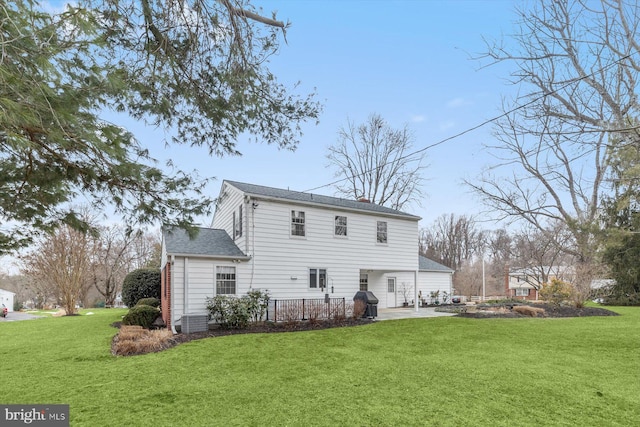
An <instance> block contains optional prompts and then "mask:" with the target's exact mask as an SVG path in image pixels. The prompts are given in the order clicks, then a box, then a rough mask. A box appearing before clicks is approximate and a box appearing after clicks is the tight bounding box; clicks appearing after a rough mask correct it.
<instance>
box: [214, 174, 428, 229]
mask: <svg viewBox="0 0 640 427" xmlns="http://www.w3.org/2000/svg"><path fill="white" fill-rule="evenodd" d="M224 182H226V183H227V184H229V185H232V186H234V187H235V188H237V189H238V190H240V191H242V192H244V193H246V194H249V195H252V196H257V197H268V198H273V199H282V200H288V201H293V202H298V203H307V204H318V205H326V206H333V207H338V208H343V209H349V210H359V211H364V212H371V213H377V214H382V215H394V216H400V217H404V218H406V219H409V220H414V221H418V220H420V217H419V216H416V215H412V214H408V213H406V212H402V211H399V210H396V209H391V208H388V207H386V206H380V205H377V204H375V203H370V202H361V201H358V200H350V199H342V198H339V197H331V196H323V195H321V194H313V193H304V192H301V191H292V190H284V189H281V188H273V187H265V186H263V185H256V184H247V183H244V182H238V181H228V180H225V181H224Z"/></svg>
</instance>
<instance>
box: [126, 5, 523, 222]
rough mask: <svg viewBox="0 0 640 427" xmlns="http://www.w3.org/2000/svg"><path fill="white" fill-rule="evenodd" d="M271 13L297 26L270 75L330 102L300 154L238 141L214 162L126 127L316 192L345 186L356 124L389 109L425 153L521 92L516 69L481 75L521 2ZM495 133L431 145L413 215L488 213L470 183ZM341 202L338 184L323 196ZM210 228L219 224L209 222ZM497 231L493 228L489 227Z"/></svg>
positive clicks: (176, 156)
mask: <svg viewBox="0 0 640 427" xmlns="http://www.w3.org/2000/svg"><path fill="white" fill-rule="evenodd" d="M256 4H257V5H259V6H261V7H262V8H263V11H264V14H265V15H267V16H270V15H271V11H273V10H275V11H277V12H278V18H279V19H281V20H285V21H286V20H289V21H290V22H291V24H292V26H291V28H290V29H289V30H288V32H287V41H288V43H287V44H284V43H283V44H282V46H281V50H280V52H279V54H278V55H277V56H275V57H273V58H272V60H271V65H270V69H271V70H272V71H273V72H274V74H275V75H276V76H277V77H278V79H279V80H280V81H281V82H282V83H285V84H288V85H290V86H292V85H293V84H294V83H296V82H298V81H300V82H301V85H300V91H301V93H306V92H308V91H311V90H313V88H315V89H316V91H317V94H318V100H319V101H321V102H322V103H323V104H324V111H323V114H322V115H321V117H320V123H319V125H315V124H314V123H306V124H305V125H304V126H303V131H304V136H303V137H302V140H301V143H300V145H299V148H298V149H297V150H296V151H295V152H291V151H287V150H279V149H278V148H277V147H276V146H272V145H268V144H266V143H262V144H255V143H248V142H246V141H243V140H241V141H238V147H239V150H240V151H241V152H242V153H243V156H242V157H224V158H217V157H208V155H207V152H206V150H204V149H198V148H192V147H190V146H188V145H184V146H171V147H168V148H166V147H164V145H163V144H162V143H161V140H162V134H161V133H159V131H157V130H154V129H152V128H148V127H144V126H143V125H141V124H135V123H131V122H129V123H126V124H125V125H126V126H127V127H129V128H130V129H132V130H133V131H134V133H135V134H136V135H137V137H138V138H139V139H140V141H141V142H142V143H143V144H145V145H146V146H148V147H149V148H150V149H151V152H152V154H153V155H154V156H155V157H156V158H158V159H159V160H162V161H164V160H166V159H168V158H171V159H172V160H173V161H174V163H176V165H177V166H178V167H180V168H182V169H185V170H192V169H197V170H198V172H199V174H200V175H202V176H207V177H215V178H217V180H216V181H214V182H213V183H212V184H210V186H209V191H210V192H211V194H212V195H213V196H216V195H217V193H218V190H219V188H220V184H221V182H222V180H223V179H230V180H237V181H243V182H250V183H255V184H262V185H267V186H272V187H279V188H290V189H292V190H298V191H306V190H309V189H312V188H317V187H320V186H323V185H325V184H328V183H331V182H333V181H334V180H335V177H334V174H333V172H334V171H333V169H331V168H329V167H328V166H329V163H328V160H327V159H326V157H325V156H326V153H327V147H328V146H329V145H331V144H334V143H335V142H336V136H337V131H338V129H339V128H340V126H343V125H345V124H346V122H347V119H349V120H351V121H353V122H354V123H356V124H359V123H362V122H363V121H365V120H366V118H367V117H368V116H369V115H370V114H372V113H378V114H380V115H381V116H382V117H383V118H385V119H386V120H387V121H388V123H389V124H390V125H391V126H392V127H396V128H400V127H402V126H404V125H405V124H406V125H407V126H408V127H409V129H410V130H411V131H412V132H413V133H414V135H415V141H414V146H415V148H416V149H419V148H422V147H425V146H428V145H431V144H434V143H437V142H438V141H441V140H442V139H445V138H448V137H450V136H452V135H456V134H458V133H459V132H462V131H464V130H466V129H468V128H470V127H473V126H476V125H478V124H480V123H482V122H484V121H485V120H487V119H490V118H493V117H495V116H496V115H497V114H499V108H498V107H499V105H500V102H501V98H502V97H503V96H506V95H507V94H508V93H509V92H510V91H513V90H514V88H513V87H511V86H509V85H508V84H507V83H506V81H505V79H506V78H507V77H508V71H509V70H507V69H505V67H504V66H494V67H489V68H484V69H481V68H480V65H481V64H480V62H478V61H476V60H471V59H470V56H473V55H475V54H478V53H481V52H483V51H485V50H486V49H485V44H484V42H483V36H484V37H486V38H489V39H496V38H497V39H499V38H501V37H502V35H503V34H505V35H508V33H509V28H510V26H511V23H512V21H513V19H514V17H515V15H514V13H513V7H514V3H513V2H511V1H481V0H466V1H365V0H360V1H337V0H335V1H319V0H318V1H295V0H289V1H278V0H273V1H260V2H256ZM490 139H491V126H490V125H488V126H484V127H482V128H481V129H478V130H476V131H473V132H470V133H468V134H466V135H464V136H461V137H459V138H455V139H453V140H452V141H449V142H446V143H443V144H442V145H439V146H437V147H435V148H433V149H429V150H427V155H426V158H425V163H426V164H427V165H428V166H427V168H426V169H425V170H424V172H423V175H424V178H425V182H424V186H423V188H422V191H423V193H424V194H425V197H424V199H423V200H422V203H421V205H420V206H418V205H413V206H410V207H407V208H405V209H404V210H406V211H408V212H410V213H413V214H416V215H419V216H421V217H422V218H423V221H422V222H421V226H422V227H425V226H428V225H430V224H431V223H432V222H433V220H435V219H436V218H437V217H438V216H440V215H442V214H448V213H455V214H457V215H462V214H468V215H473V214H477V213H478V212H479V211H480V210H481V207H480V206H479V203H478V201H477V200H476V199H475V198H474V196H473V195H472V194H470V193H468V190H467V188H466V187H464V186H463V185H462V183H461V181H462V179H463V178H473V177H475V176H477V175H478V173H479V171H480V169H481V168H482V167H483V166H487V165H488V164H489V163H491V162H492V161H493V159H492V158H491V156H490V155H489V154H488V153H487V152H486V151H485V150H483V142H487V141H489V140H490ZM314 192H316V193H321V194H326V195H335V189H334V188H333V187H324V188H321V189H318V190H315V191H314ZM201 221H202V223H203V224H204V225H208V224H209V222H210V218H202V219H201ZM486 228H493V225H492V224H486Z"/></svg>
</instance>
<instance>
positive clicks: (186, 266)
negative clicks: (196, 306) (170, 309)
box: [182, 257, 189, 316]
mask: <svg viewBox="0 0 640 427" xmlns="http://www.w3.org/2000/svg"><path fill="white" fill-rule="evenodd" d="M187 270H189V258H187V257H184V272H183V276H184V277H183V283H182V284H183V292H184V294H183V296H182V300H183V301H182V315H183V316H184V315H185V314H187V313H189V298H188V295H189V272H188V271H187Z"/></svg>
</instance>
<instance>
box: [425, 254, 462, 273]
mask: <svg viewBox="0 0 640 427" xmlns="http://www.w3.org/2000/svg"><path fill="white" fill-rule="evenodd" d="M418 264H419V265H418V269H419V270H420V271H439V272H443V273H453V272H454V271H453V270H452V269H450V268H449V267H447V266H446V265H442V264H440V263H437V262H435V261H434V260H431V259H429V258H427V257H425V256H422V255H418Z"/></svg>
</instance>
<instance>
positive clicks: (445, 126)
mask: <svg viewBox="0 0 640 427" xmlns="http://www.w3.org/2000/svg"><path fill="white" fill-rule="evenodd" d="M455 125H456V122H454V121H453V120H447V121H444V122H440V125H439V126H438V128H439V129H440V130H441V131H445V130H448V129H451V128H452V127H454V126H455Z"/></svg>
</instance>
